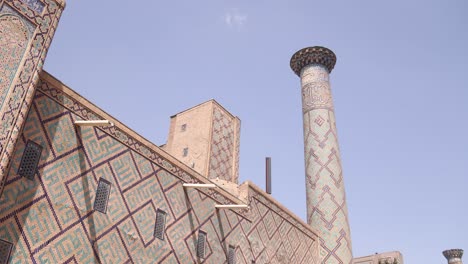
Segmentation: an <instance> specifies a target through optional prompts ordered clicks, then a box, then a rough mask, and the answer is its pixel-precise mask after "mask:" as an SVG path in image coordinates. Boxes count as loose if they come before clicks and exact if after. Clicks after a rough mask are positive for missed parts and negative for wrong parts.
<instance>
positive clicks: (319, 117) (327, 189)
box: [301, 64, 352, 264]
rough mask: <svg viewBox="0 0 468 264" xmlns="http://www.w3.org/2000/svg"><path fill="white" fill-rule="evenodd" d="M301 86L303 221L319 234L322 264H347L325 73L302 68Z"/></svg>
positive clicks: (319, 67) (332, 117)
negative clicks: (305, 199)
mask: <svg viewBox="0 0 468 264" xmlns="http://www.w3.org/2000/svg"><path fill="white" fill-rule="evenodd" d="M301 84H302V102H303V104H302V105H303V118H304V119H303V120H304V155H305V164H306V190H307V191H306V192H307V222H308V223H309V224H310V225H311V226H312V227H313V228H314V229H315V230H317V231H318V232H319V235H320V241H321V253H320V254H321V255H322V257H323V263H345V264H349V263H351V261H352V250H351V235H350V229H349V222H348V209H347V206H346V197H345V196H346V195H345V189H344V182H343V174H342V169H341V160H340V151H339V147H338V138H337V132H336V124H335V114H334V111H333V101H332V97H331V91H330V85H329V80H328V70H327V69H326V68H325V67H324V66H322V65H317V64H312V65H309V66H306V67H304V68H303V69H302V73H301Z"/></svg>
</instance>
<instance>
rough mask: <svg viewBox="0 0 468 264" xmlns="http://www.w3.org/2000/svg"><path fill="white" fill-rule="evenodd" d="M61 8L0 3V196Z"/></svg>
mask: <svg viewBox="0 0 468 264" xmlns="http://www.w3.org/2000/svg"><path fill="white" fill-rule="evenodd" d="M63 7H64V6H63V1H61V0H42V1H41V0H6V1H3V0H0V32H1V33H0V195H1V193H2V189H3V185H4V183H5V180H6V174H7V172H8V168H9V165H10V158H11V157H12V155H13V151H14V147H15V144H16V141H17V140H18V136H19V132H20V131H21V129H22V127H23V125H24V121H25V117H26V115H27V112H28V111H29V108H30V106H31V102H32V97H33V95H34V90H35V84H36V82H37V80H38V76H39V73H40V71H41V70H42V65H43V63H44V59H45V57H46V54H47V50H48V48H49V45H50V43H51V41H52V37H53V35H54V33H55V29H56V27H57V23H58V21H59V18H60V16H61V14H62V11H63Z"/></svg>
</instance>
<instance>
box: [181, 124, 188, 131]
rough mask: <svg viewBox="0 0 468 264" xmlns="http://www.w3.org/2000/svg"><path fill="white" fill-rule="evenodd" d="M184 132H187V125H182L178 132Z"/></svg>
mask: <svg viewBox="0 0 468 264" xmlns="http://www.w3.org/2000/svg"><path fill="white" fill-rule="evenodd" d="M185 130H187V124H182V125H181V126H180V131H181V132H185Z"/></svg>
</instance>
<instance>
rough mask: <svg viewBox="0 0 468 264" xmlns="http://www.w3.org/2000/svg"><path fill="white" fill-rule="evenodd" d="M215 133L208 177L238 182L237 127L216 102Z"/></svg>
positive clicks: (214, 111)
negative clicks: (236, 171)
mask: <svg viewBox="0 0 468 264" xmlns="http://www.w3.org/2000/svg"><path fill="white" fill-rule="evenodd" d="M212 127H213V134H212V139H211V155H210V167H209V173H208V178H210V179H216V178H218V177H219V179H221V180H225V181H230V182H236V183H237V181H235V180H236V179H233V178H234V175H233V174H234V171H233V165H234V163H233V162H234V159H235V157H234V155H235V153H234V148H235V145H234V143H235V142H234V141H235V131H234V130H235V127H234V122H233V119H232V118H231V117H229V116H228V115H227V114H226V113H224V111H222V110H221V109H220V107H219V106H217V105H216V104H215V105H214V108H213V126H212Z"/></svg>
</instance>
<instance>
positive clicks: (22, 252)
mask: <svg viewBox="0 0 468 264" xmlns="http://www.w3.org/2000/svg"><path fill="white" fill-rule="evenodd" d="M96 119H110V116H108V115H107V114H105V113H104V112H102V111H101V110H99V109H98V108H96V107H94V106H93V105H91V104H89V103H87V102H86V101H85V100H84V99H83V98H80V97H79V96H78V95H77V94H76V93H74V92H73V91H71V90H70V89H69V88H67V87H65V86H63V85H62V84H61V83H60V82H59V81H57V80H55V79H54V78H53V77H51V76H50V75H48V74H47V73H42V74H41V79H40V81H39V84H38V86H37V90H36V92H35V95H34V97H33V101H32V107H31V110H30V111H29V114H28V115H27V116H26V120H27V121H26V124H25V126H24V129H23V131H22V133H21V134H20V135H19V140H18V143H17V146H16V149H15V152H14V154H13V156H12V165H11V167H10V169H9V172H8V176H7V180H6V184H5V188H4V192H3V194H2V196H1V197H0V242H2V241H4V242H5V243H4V245H5V246H4V247H5V250H4V251H5V252H10V253H9V254H10V255H9V256H8V258H9V260H10V263H98V262H100V263H216V264H219V263H227V261H228V257H229V249H230V248H234V253H235V256H234V258H235V260H236V263H249V264H250V263H252V261H255V263H317V264H318V263H320V260H319V256H318V250H319V243H318V237H317V235H316V234H315V233H314V232H313V231H312V229H310V227H308V226H307V225H306V224H304V223H302V222H301V220H300V219H299V218H298V217H296V216H294V215H293V214H292V213H290V212H289V211H287V209H285V208H283V207H282V206H281V205H280V204H279V203H277V202H276V201H274V200H272V199H271V198H270V197H268V195H266V194H265V193H264V192H263V191H261V190H260V189H259V188H258V187H256V186H255V185H253V184H251V183H245V184H244V185H243V187H244V188H246V189H247V195H246V197H245V199H244V200H243V201H241V200H239V198H238V197H234V196H232V195H231V194H229V193H227V192H225V191H224V190H222V189H220V188H218V189H210V190H197V189H184V187H182V183H184V182H191V183H204V182H208V180H207V179H206V178H204V177H200V176H197V175H191V174H190V173H189V172H190V169H189V168H188V167H187V166H185V165H184V164H182V163H181V162H179V161H177V160H175V159H174V158H172V157H171V156H169V155H167V154H166V153H165V152H164V151H162V150H161V149H159V148H158V147H157V146H155V145H153V144H151V143H149V142H147V141H145V140H144V139H143V138H141V137H140V136H138V135H137V134H136V133H134V132H133V131H131V130H129V129H128V128H126V127H125V126H123V125H122V124H120V123H119V122H118V121H117V120H112V121H113V122H114V123H115V124H116V125H115V126H114V127H77V126H75V125H74V121H76V120H96ZM28 141H33V142H35V143H36V144H38V145H40V146H41V147H42V155H41V156H40V161H39V164H38V167H37V172H36V175H35V177H34V179H33V180H29V179H27V178H25V177H22V176H20V175H18V169H19V166H20V164H21V159H22V156H23V152H24V149H25V146H26V144H27V142H28ZM101 181H104V182H105V183H109V184H110V188H107V189H106V190H110V191H109V195H108V201H107V203H106V205H105V207H106V208H105V210H96V209H95V208H94V207H95V206H96V201H99V203H100V204H102V202H103V199H104V198H105V195H104V196H103V195H98V196H99V197H96V196H97V193H96V192H97V190H98V186H99V185H100V182H101ZM104 193H105V192H104ZM103 197H104V198H103ZM233 203H237V204H239V203H248V204H249V205H250V209H243V210H236V211H234V210H219V209H218V210H217V209H215V208H214V205H215V204H233ZM158 211H163V212H164V213H165V214H166V216H165V234H164V237H163V239H160V238H158V237H155V229H156V226H155V223H156V216H157V212H158ZM158 228H159V229H160V228H161V227H158ZM200 231H201V232H204V233H206V235H207V238H206V247H205V251H206V252H205V254H204V257H203V258H199V257H197V238H198V233H199V232H200ZM9 245H13V247H12V248H11V247H9ZM0 246H3V244H2V245H0ZM10 249H11V250H10ZM2 250H3V248H2ZM231 250H232V249H231ZM231 256H232V253H231ZM0 257H1V256H0Z"/></svg>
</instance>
